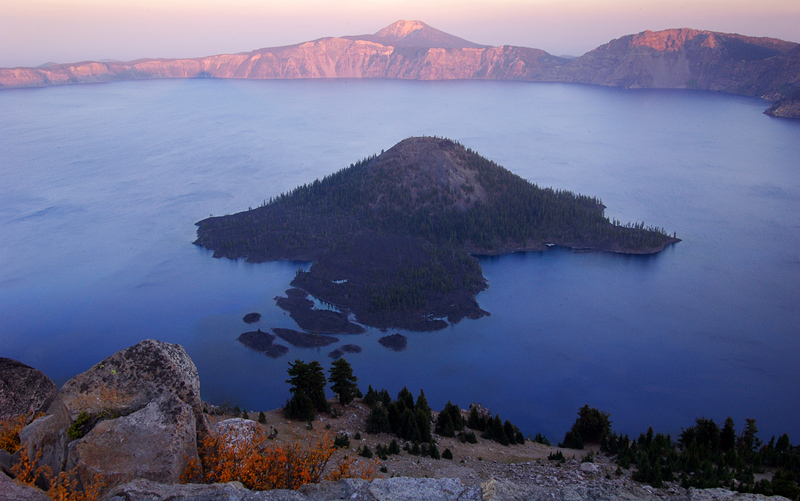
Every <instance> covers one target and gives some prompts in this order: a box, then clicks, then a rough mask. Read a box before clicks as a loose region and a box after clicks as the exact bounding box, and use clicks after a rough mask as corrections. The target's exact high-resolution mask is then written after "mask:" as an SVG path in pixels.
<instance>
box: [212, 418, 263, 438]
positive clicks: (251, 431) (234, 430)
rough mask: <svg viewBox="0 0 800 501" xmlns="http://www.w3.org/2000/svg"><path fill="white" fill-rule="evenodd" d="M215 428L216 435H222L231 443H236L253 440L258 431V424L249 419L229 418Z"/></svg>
mask: <svg viewBox="0 0 800 501" xmlns="http://www.w3.org/2000/svg"><path fill="white" fill-rule="evenodd" d="M215 428H216V430H217V433H219V434H220V435H223V434H224V435H225V436H226V437H227V438H228V440H229V441H230V442H231V443H237V442H240V441H243V440H244V441H247V440H250V439H251V438H253V435H255V433H256V430H257V429H258V424H256V422H255V421H252V420H250V419H244V418H231V419H226V420H225V421H220V422H219V423H217V425H216V426H215Z"/></svg>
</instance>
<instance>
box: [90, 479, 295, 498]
mask: <svg viewBox="0 0 800 501" xmlns="http://www.w3.org/2000/svg"><path fill="white" fill-rule="evenodd" d="M104 499H105V500H106V501H167V500H169V501H218V500H221V499H224V500H225V501H308V498H307V497H306V496H303V495H302V494H300V493H298V492H297V491H291V490H274V491H262V492H253V491H250V490H247V489H245V488H244V486H243V485H242V484H241V483H239V482H229V483H226V484H210V485H203V484H185V485H166V484H160V483H157V482H152V481H150V480H134V481H133V482H130V483H127V484H124V485H120V486H119V487H116V488H114V489H112V490H111V491H110V492H109V493H108V495H107V496H106V497H105V498H104Z"/></svg>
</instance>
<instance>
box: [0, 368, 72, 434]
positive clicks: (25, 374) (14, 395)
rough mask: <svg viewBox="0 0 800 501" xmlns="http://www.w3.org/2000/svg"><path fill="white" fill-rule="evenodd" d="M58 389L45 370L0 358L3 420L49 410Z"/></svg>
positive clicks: (0, 409) (0, 404) (0, 399)
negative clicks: (45, 373)
mask: <svg viewBox="0 0 800 501" xmlns="http://www.w3.org/2000/svg"><path fill="white" fill-rule="evenodd" d="M57 392H58V388H56V385H55V383H53V381H51V380H50V378H49V377H47V376H45V375H44V374H43V373H42V372H41V371H39V370H36V369H34V368H33V367H29V366H27V365H25V364H23V363H22V362H17V361H16V360H12V359H10V358H0V420H2V419H9V418H12V417H16V416H19V415H22V414H35V413H37V412H42V411H45V410H46V409H47V407H48V406H49V405H50V403H51V402H52V401H53V399H54V398H55V397H56V393H57Z"/></svg>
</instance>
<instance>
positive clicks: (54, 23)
mask: <svg viewBox="0 0 800 501" xmlns="http://www.w3.org/2000/svg"><path fill="white" fill-rule="evenodd" d="M399 19H406V20H420V21H423V22H425V23H427V24H429V25H430V26H433V27H434V28H438V29H440V30H442V31H445V32H448V33H450V34H453V35H456V36H459V37H462V38H466V39H467V40H470V41H473V42H477V43H480V44H486V45H521V46H527V47H535V48H538V49H543V50H545V51H547V52H550V53H551V54H554V55H574V56H579V55H581V54H584V53H585V52H587V51H589V50H591V49H593V48H595V47H597V46H599V45H602V44H604V43H606V42H608V41H610V40H612V39H614V38H619V37H621V36H624V35H628V34H632V33H638V32H641V31H644V30H648V29H649V30H661V29H667V28H680V27H688V28H697V29H705V30H712V31H721V32H727V33H740V34H743V35H751V36H770V37H775V38H781V39H784V40H790V41H793V42H800V0H758V1H754V0H441V1H440V0H405V1H400V0H2V1H0V67H15V66H37V65H40V64H44V63H47V62H58V63H69V62H79V61H86V60H94V61H98V60H106V59H116V60H122V61H130V60H133V59H139V58H156V57H164V58H176V57H200V56H207V55H212V54H223V53H236V52H249V51H251V50H255V49H259V48H263V47H276V46H281V45H291V44H295V43H300V42H304V41H308V40H314V39H317V38H322V37H325V36H342V35H359V34H364V33H374V32H376V31H378V30H379V29H381V28H383V27H385V26H387V25H389V24H391V23H393V22H394V21H397V20H399Z"/></svg>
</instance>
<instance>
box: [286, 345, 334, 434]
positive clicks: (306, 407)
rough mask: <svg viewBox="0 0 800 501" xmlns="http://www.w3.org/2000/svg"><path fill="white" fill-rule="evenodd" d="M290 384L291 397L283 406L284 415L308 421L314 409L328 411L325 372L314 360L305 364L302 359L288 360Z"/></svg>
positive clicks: (288, 380)
mask: <svg viewBox="0 0 800 501" xmlns="http://www.w3.org/2000/svg"><path fill="white" fill-rule="evenodd" d="M287 372H288V374H289V376H290V378H289V379H287V380H286V382H287V383H289V384H290V385H291V388H290V389H289V391H290V392H291V393H292V398H291V399H289V401H288V402H287V404H286V407H284V413H285V414H286V417H288V418H290V419H302V420H304V421H310V420H312V419H314V411H315V410H316V411H317V412H328V411H329V410H330V406H329V405H328V400H327V399H326V398H325V383H326V382H327V380H326V379H325V372H324V371H323V370H322V366H321V365H320V364H319V362H317V361H316V360H314V361H312V362H310V363H308V364H306V363H305V362H303V361H302V360H295V361H294V363H292V362H289V369H288V370H287Z"/></svg>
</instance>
